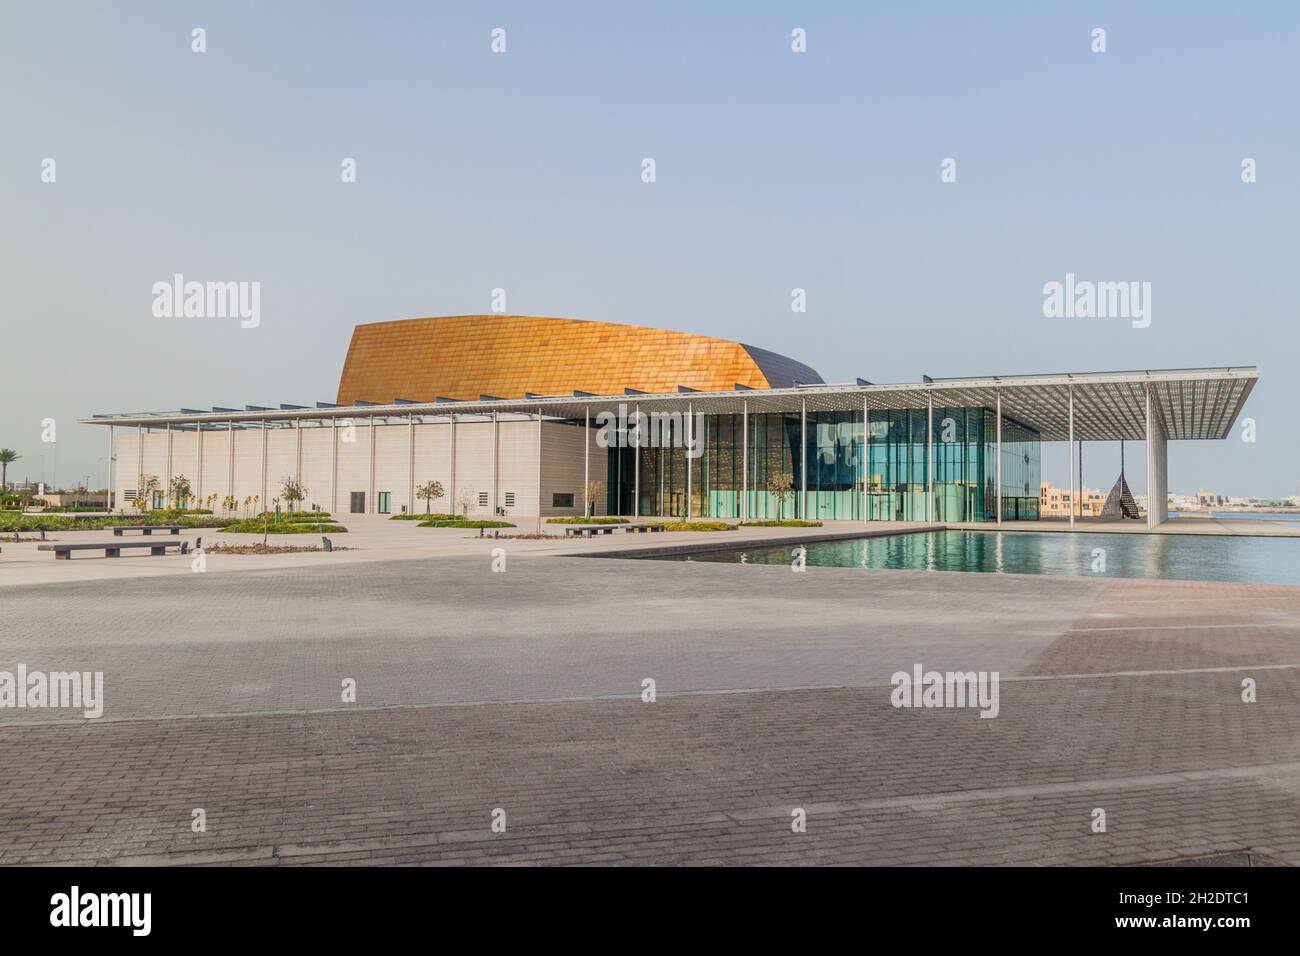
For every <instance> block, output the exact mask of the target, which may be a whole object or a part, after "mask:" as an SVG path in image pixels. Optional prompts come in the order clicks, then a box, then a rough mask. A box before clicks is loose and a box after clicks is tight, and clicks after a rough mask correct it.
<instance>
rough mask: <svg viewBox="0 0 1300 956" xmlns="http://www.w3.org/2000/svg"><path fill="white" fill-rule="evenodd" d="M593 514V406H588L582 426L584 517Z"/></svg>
mask: <svg viewBox="0 0 1300 956" xmlns="http://www.w3.org/2000/svg"><path fill="white" fill-rule="evenodd" d="M590 514H591V406H590V405H588V406H587V408H586V412H585V418H584V419H583V426H582V516H583V517H584V518H585V517H587V516H589V515H590Z"/></svg>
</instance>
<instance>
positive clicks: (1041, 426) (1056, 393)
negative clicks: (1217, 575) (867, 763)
mask: <svg viewBox="0 0 1300 956" xmlns="http://www.w3.org/2000/svg"><path fill="white" fill-rule="evenodd" d="M1258 378H1259V371H1258V370H1257V369H1256V368H1254V367H1253V366H1236V367H1227V368H1198V369H1164V370H1148V371H1129V372H1075V373H1061V374H1048V375H1012V376H985V377H979V378H946V379H932V380H929V381H926V382H919V383H908V384H900V385H866V384H863V385H856V384H855V385H835V384H822V385H804V386H799V387H796V388H778V389H735V390H732V391H725V392H703V391H699V392H677V391H673V392H665V393H655V394H640V393H637V394H622V395H592V396H588V395H584V394H577V395H558V396H545V397H541V396H536V397H530V398H527V399H488V398H486V397H485V400H482V401H463V402H461V401H438V402H431V403H411V402H408V401H406V400H400V399H397V398H394V400H393V403H392V404H390V405H371V404H365V405H350V406H328V405H327V404H326V403H321V405H322V406H324V407H317V408H302V407H298V406H281V407H280V408H278V409H267V410H262V409H260V408H259V407H256V406H250V407H249V409H248V410H245V411H242V412H234V411H227V410H221V411H215V410H214V411H212V412H197V411H196V410H194V409H185V410H183V411H175V412H144V413H127V414H114V415H95V416H93V417H92V418H87V419H82V420H81V421H82V422H83V423H84V424H92V425H115V426H128V427H145V428H163V427H166V426H168V425H171V426H173V427H193V426H194V425H196V424H198V425H214V426H217V425H222V426H224V425H226V424H234V425H236V426H249V425H256V426H260V425H261V424H262V423H263V422H266V423H267V424H270V425H280V426H283V425H293V424H294V423H296V422H301V423H302V424H304V425H307V424H321V425H328V424H329V423H330V422H331V420H333V419H341V418H352V419H358V418H362V419H369V418H377V419H381V420H387V421H402V422H405V421H407V420H408V419H409V418H411V417H412V416H413V417H414V418H415V420H416V421H435V420H445V419H446V418H447V417H448V416H449V415H455V416H457V418H460V417H462V416H463V417H479V416H491V415H492V414H493V413H498V414H524V415H536V414H538V413H539V412H540V413H541V414H542V415H543V416H544V417H547V418H558V419H582V418H584V416H586V415H587V414H591V415H595V414H596V413H597V412H600V411H604V410H609V411H617V410H618V407H619V406H620V405H624V406H625V407H626V408H627V409H628V410H629V411H630V410H631V409H632V407H633V406H640V409H641V411H643V412H682V413H685V412H687V411H688V410H690V411H695V412H703V413H704V414H706V415H725V414H740V412H741V411H742V410H744V409H745V408H748V410H749V411H750V412H752V413H762V412H788V413H790V412H792V413H798V412H799V411H800V410H801V409H802V408H805V407H806V408H807V409H808V411H853V412H860V411H862V409H863V403H864V402H865V403H866V407H867V408H868V409H876V410H883V409H923V408H926V407H927V405H928V403H929V401H930V399H931V398H933V401H934V405H935V407H936V408H942V407H948V408H978V407H983V408H988V409H990V410H992V409H994V408H996V407H997V402H998V396H999V395H1001V398H1002V414H1003V416H1004V417H1006V418H1010V419H1014V420H1015V421H1017V422H1019V423H1021V424H1023V425H1027V426H1029V427H1030V428H1033V429H1035V430H1036V431H1038V433H1039V434H1040V436H1041V437H1042V440H1043V441H1065V440H1066V439H1067V436H1068V434H1069V424H1070V421H1069V407H1070V396H1071V395H1073V397H1074V437H1075V439H1076V440H1080V441H1119V440H1125V441H1141V440H1143V439H1144V438H1145V437H1146V400H1147V394H1148V393H1150V396H1151V401H1152V409H1153V411H1154V412H1155V415H1156V418H1157V420H1158V421H1159V422H1160V423H1161V424H1162V425H1163V428H1164V431H1165V434H1166V436H1167V437H1168V438H1169V439H1171V440H1175V441H1179V440H1188V439H1212V438H1226V437H1227V436H1228V434H1229V433H1230V432H1231V431H1232V428H1233V426H1234V424H1235V423H1236V421H1237V416H1238V415H1239V414H1240V412H1241V409H1242V407H1243V406H1244V405H1245V403H1246V399H1247V397H1248V396H1249V395H1250V392H1251V389H1252V388H1254V386H1255V382H1256V381H1257V380H1258Z"/></svg>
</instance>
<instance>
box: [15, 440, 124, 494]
mask: <svg viewBox="0 0 1300 956" xmlns="http://www.w3.org/2000/svg"><path fill="white" fill-rule="evenodd" d="M116 478H117V467H116V465H115V464H114V462H113V426H112V425H109V426H108V484H107V485H106V486H105V488H104V510H105V511H112V510H113V488H114V486H115V485H116V481H115V479H116ZM0 490H2V489H0Z"/></svg>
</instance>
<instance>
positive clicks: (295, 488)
mask: <svg viewBox="0 0 1300 956" xmlns="http://www.w3.org/2000/svg"><path fill="white" fill-rule="evenodd" d="M280 497H281V498H283V499H284V500H285V502H287V503H288V506H289V510H290V511H293V506H294V503H295V502H300V501H305V500H306V499H307V489H306V488H304V487H303V484H302V482H301V481H299V480H298V479H297V478H294V477H293V476H292V475H289V476H286V477H285V479H284V480H283V481H282V482H280Z"/></svg>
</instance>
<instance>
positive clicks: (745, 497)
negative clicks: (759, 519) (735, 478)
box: [740, 400, 749, 521]
mask: <svg viewBox="0 0 1300 956" xmlns="http://www.w3.org/2000/svg"><path fill="white" fill-rule="evenodd" d="M740 414H741V431H742V435H741V439H740V520H741V521H748V520H749V401H748V400H746V401H744V402H742V403H741V413H740Z"/></svg>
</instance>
